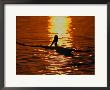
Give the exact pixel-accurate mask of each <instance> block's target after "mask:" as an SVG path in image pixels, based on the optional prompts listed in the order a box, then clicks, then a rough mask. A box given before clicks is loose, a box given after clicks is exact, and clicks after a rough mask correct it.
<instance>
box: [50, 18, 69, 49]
mask: <svg viewBox="0 0 110 90" xmlns="http://www.w3.org/2000/svg"><path fill="white" fill-rule="evenodd" d="M70 23H71V18H70V17H69V16H51V17H50V20H49V26H48V28H49V29H48V31H49V32H50V34H49V37H51V40H50V41H52V40H53V38H52V37H54V35H58V37H59V41H58V45H59V46H63V47H71V43H70V42H71V36H70V25H71V24H70Z"/></svg>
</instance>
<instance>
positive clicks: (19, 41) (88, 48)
mask: <svg viewBox="0 0 110 90" xmlns="http://www.w3.org/2000/svg"><path fill="white" fill-rule="evenodd" d="M94 25H95V17H94V16H16V74H17V75H94V74H95V46H94V45H95V26H94ZM54 35H58V47H57V48H54V45H53V46H52V48H49V45H50V44H51V43H52V41H53V38H54Z"/></svg>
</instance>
